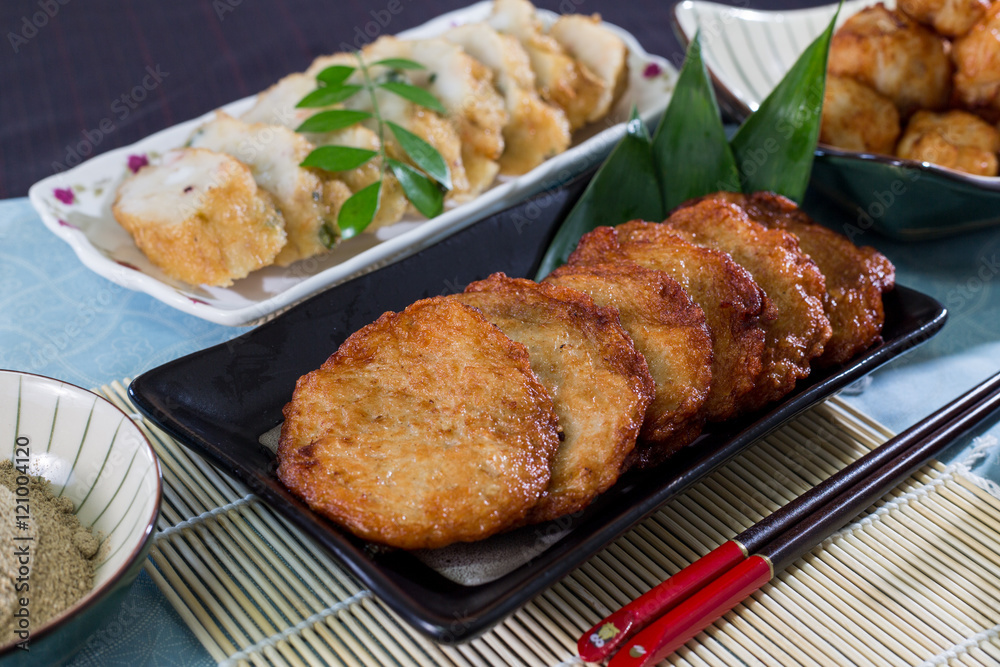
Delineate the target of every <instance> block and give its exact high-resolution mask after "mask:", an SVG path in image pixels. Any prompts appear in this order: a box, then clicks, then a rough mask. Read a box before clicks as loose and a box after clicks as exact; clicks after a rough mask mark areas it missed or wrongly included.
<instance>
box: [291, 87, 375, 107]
mask: <svg viewBox="0 0 1000 667" xmlns="http://www.w3.org/2000/svg"><path fill="white" fill-rule="evenodd" d="M359 90H361V86H356V85H353V84H352V85H342V86H323V87H322V88H317V89H316V90H314V91H312V92H311V93H309V94H308V95H306V96H305V97H303V98H302V100H301V101H300V102H299V103H298V104H296V105H295V106H296V107H299V108H303V107H304V108H310V109H312V108H316V107H328V106H332V105H334V104H340V103H341V102H343V101H344V100H346V99H348V98H350V97H351V96H352V95H354V93H356V92H358V91H359Z"/></svg>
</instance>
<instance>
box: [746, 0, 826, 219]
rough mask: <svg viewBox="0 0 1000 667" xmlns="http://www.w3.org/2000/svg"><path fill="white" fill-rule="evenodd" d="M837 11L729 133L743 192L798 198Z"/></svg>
mask: <svg viewBox="0 0 1000 667" xmlns="http://www.w3.org/2000/svg"><path fill="white" fill-rule="evenodd" d="M839 13H840V9H839V8H838V9H837V12H836V13H835V14H834V16H833V19H831V21H830V25H829V26H827V28H826V30H825V31H824V32H823V34H821V35H820V36H819V37H817V38H816V40H815V41H813V43H812V44H810V45H809V47H808V48H807V49H806V50H805V51H803V53H802V55H801V56H799V59H798V60H797V61H795V64H794V65H793V66H792V68H791V69H790V70H789V71H788V73H787V74H786V75H785V76H784V78H782V79H781V81H780V82H779V83H778V85H777V87H775V89H774V90H772V91H771V94H770V95H768V96H767V98H766V99H765V100H764V101H763V102H762V103H761V105H760V108H759V109H757V111H756V112H755V113H753V114H751V115H750V117H749V118H747V119H746V121H744V123H743V125H741V126H740V128H739V129H738V130H737V131H736V134H735V135H734V136H733V138H732V140H731V142H730V145H731V146H732V149H733V154H734V155H735V156H736V164H737V165H738V168H739V172H740V178H741V181H742V183H743V191H744V192H754V191H757V190H770V191H772V192H777V193H779V194H783V195H785V196H786V197H788V198H789V199H792V200H794V201H796V202H801V201H802V197H803V195H804V194H805V191H806V186H807V185H808V184H809V174H810V172H811V171H812V162H813V155H814V152H815V150H816V142H817V140H818V139H819V126H820V118H821V116H822V112H823V90H824V88H825V87H826V60H827V54H828V53H829V50H830V38H831V37H832V35H833V27H834V22H835V21H836V20H837V14H839Z"/></svg>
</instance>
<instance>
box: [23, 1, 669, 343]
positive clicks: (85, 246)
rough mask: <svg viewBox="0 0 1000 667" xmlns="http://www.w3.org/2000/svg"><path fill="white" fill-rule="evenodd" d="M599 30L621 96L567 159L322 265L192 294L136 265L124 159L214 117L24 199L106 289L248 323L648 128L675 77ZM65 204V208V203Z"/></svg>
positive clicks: (565, 175) (473, 16) (270, 271)
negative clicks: (623, 75) (629, 126)
mask: <svg viewBox="0 0 1000 667" xmlns="http://www.w3.org/2000/svg"><path fill="white" fill-rule="evenodd" d="M491 6H492V3H491V2H480V3H477V4H475V5H471V6H469V7H466V8H464V9H460V10H457V11H454V12H450V13H448V14H445V15H443V16H440V17H438V18H436V19H434V20H432V21H430V22H428V23H425V24H424V25H422V26H419V27H417V28H414V29H412V30H408V31H406V32H403V33H400V35H399V36H400V37H404V38H423V37H430V36H434V35H436V34H440V33H441V32H443V31H444V30H446V29H448V28H449V27H452V26H454V25H458V24H462V23H469V22H473V21H479V20H483V19H485V18H486V17H487V16H488V14H489V12H490V9H491ZM539 14H540V15H541V17H542V19H543V20H546V21H551V20H554V17H555V14H552V13H550V12H544V11H542V10H539ZM608 27H609V28H611V29H612V30H614V31H615V32H617V33H618V34H619V35H621V37H622V38H623V39H624V40H625V43H626V44H627V46H628V48H629V52H630V55H629V73H630V78H629V83H628V88H627V89H626V92H625V94H624V95H623V97H622V99H621V100H620V101H619V103H618V104H617V105H616V106H615V108H614V109H613V110H612V112H611V113H610V114H609V116H608V118H607V119H605V120H604V121H602V122H600V123H595V124H594V125H592V126H590V127H587V128H584V129H583V130H581V131H580V132H579V133H577V135H576V136H574V144H573V146H572V147H571V148H570V149H569V150H568V151H566V152H565V153H562V154H561V155H558V156H556V157H554V158H552V159H550V160H548V161H546V162H545V163H544V164H542V165H540V166H539V167H537V168H536V169H534V170H532V171H531V172H529V173H527V174H525V175H523V176H520V177H517V178H512V179H506V180H503V181H499V182H498V183H497V184H496V185H495V186H494V187H492V188H491V189H490V190H488V191H487V192H485V193H484V194H482V195H481V196H479V197H478V198H476V199H475V200H474V201H472V202H469V203H467V204H463V205H460V206H456V207H454V208H451V209H449V210H446V211H445V212H444V213H442V214H441V215H440V216H438V217H437V218H434V219H433V220H430V221H423V220H422V219H416V218H413V219H406V220H404V221H402V222H400V223H398V224H396V225H392V226H391V227H387V228H383V229H380V230H378V231H377V232H376V233H373V234H361V235H359V236H358V237H355V238H353V239H350V240H349V241H345V242H343V243H341V244H339V245H338V246H337V247H335V248H334V249H333V251H331V252H330V253H328V254H326V255H323V256H322V257H317V258H312V259H308V260H304V261H300V262H297V263H296V264H294V265H292V266H290V267H285V268H281V267H277V266H272V267H267V268H264V269H261V270H259V271H255V272H253V273H252V274H250V276H248V277H247V278H244V279H242V280H239V281H237V282H236V283H235V284H234V285H233V286H232V287H229V288H213V287H194V286H191V285H187V284H185V283H182V282H179V281H175V280H172V279H171V278H169V277H167V276H166V275H164V274H163V272H162V271H160V270H159V269H157V268H156V267H155V266H153V265H152V264H151V263H150V262H149V260H147V259H146V257H145V256H144V255H143V254H142V253H141V252H140V251H139V249H138V248H137V247H136V246H135V244H134V243H133V242H132V239H131V237H130V236H129V235H128V233H127V232H126V231H125V230H124V229H122V228H121V227H120V226H119V225H118V223H117V222H116V221H115V219H114V216H113V215H112V213H111V205H112V203H113V201H114V197H115V191H116V190H117V187H118V184H119V183H120V182H121V180H122V179H123V178H124V176H125V175H126V174H127V165H128V160H129V156H131V155H154V154H161V153H163V152H165V151H167V150H169V149H171V148H176V147H178V146H181V145H182V144H184V143H185V142H186V141H187V139H188V138H189V137H190V135H191V133H192V131H193V130H194V129H195V128H196V127H198V126H200V125H201V124H203V123H204V122H205V121H207V120H209V119H210V118H211V117H212V115H213V114H214V111H213V112H212V113H209V114H206V115H205V116H203V117H201V118H196V119H194V120H191V121H188V122H186V123H181V124H179V125H176V126H174V127H171V128H168V129H166V130H163V131H161V132H158V133H156V134H154V135H152V136H150V137H147V138H146V139H143V140H141V141H139V142H137V143H135V144H132V145H131V146H126V147H123V148H119V149H116V150H114V151H110V152H108V153H105V154H103V155H100V156H98V157H95V158H93V159H91V160H88V161H87V162H84V163H83V164H80V165H78V166H77V167H75V168H73V169H70V170H68V171H65V172H62V173H60V174H56V175H54V176H50V177H48V178H46V179H44V180H42V181H39V182H38V183H36V184H35V185H33V186H32V187H31V190H30V191H29V197H30V199H31V203H32V205H33V206H34V207H35V209H36V210H37V211H38V213H39V215H40V216H41V218H42V221H43V222H44V223H45V226H46V227H48V228H49V229H50V230H51V231H52V232H53V233H55V234H56V235H57V236H58V237H59V238H61V239H63V240H64V241H66V242H67V243H68V244H69V245H70V246H71V247H72V248H73V250H74V252H76V255H77V257H79V259H80V261H81V262H83V263H84V265H86V266H87V267H88V268H90V269H91V270H93V271H94V272H96V273H98V274H100V275H101V276H104V277H105V278H107V279H108V280H111V281H113V282H115V283H117V284H119V285H122V286H123V287H127V288H129V289H133V290H137V291H141V292H145V293H147V294H149V295H150V296H152V297H154V298H156V299H159V300H160V301H163V302H164V303H166V304H168V305H170V306H172V307H174V308H176V309H178V310H181V311H183V312H185V313H189V314H191V315H195V316H197V317H201V318H203V319H205V320H209V321H211V322H216V323H218V324H226V325H241V324H251V323H255V322H258V321H261V320H264V319H267V318H269V317H270V316H273V315H274V314H275V313H277V312H279V311H281V310H283V309H285V308H286V307H288V306H290V305H292V304H293V303H295V302H297V301H300V300H302V299H303V298H305V297H307V296H309V295H311V294H313V293H315V292H317V291H319V290H321V289H323V288H326V287H329V286H331V285H334V284H337V283H340V282H343V281H345V280H347V279H348V278H351V277H353V276H356V275H358V274H361V273H364V272H366V271H370V270H372V269H375V268H378V267H379V266H383V265H385V264H387V263H389V262H393V261H396V260H398V259H401V258H403V257H405V256H407V255H409V254H412V253H414V252H417V251H419V250H421V249H422V248H425V247H427V246H428V245H430V244H433V243H435V242H437V241H439V240H441V239H442V238H444V237H445V236H448V235H450V234H452V233H454V232H456V231H458V230H459V229H461V228H463V227H465V226H467V225H469V224H471V223H472V222H475V221H476V220H480V219H482V218H484V217H486V216H487V215H490V214H492V213H495V212H497V211H499V210H501V209H503V208H506V207H507V206H510V205H511V204H513V203H515V202H517V201H520V200H523V199H525V198H527V197H529V196H531V195H534V194H537V193H539V192H542V191H544V190H548V189H551V188H555V187H558V186H559V185H560V184H562V183H564V182H566V181H567V180H569V179H570V178H572V177H573V176H575V175H578V174H580V173H582V172H583V171H585V170H586V169H588V168H589V167H591V166H592V165H594V164H596V163H597V162H599V161H600V160H602V159H603V158H604V157H605V156H606V155H607V154H608V153H609V152H610V150H611V148H612V147H613V146H614V145H615V143H617V141H618V140H619V139H620V138H621V136H622V135H623V133H624V121H625V120H627V118H628V114H629V112H630V110H631V108H632V106H633V105H635V106H636V107H637V108H638V109H639V112H640V113H641V114H642V116H643V117H644V119H645V120H647V121H648V122H653V121H654V120H655V118H656V117H657V116H658V115H660V114H661V113H662V112H663V110H664V109H665V108H666V105H667V102H668V101H669V99H670V94H671V92H672V90H673V85H674V83H675V81H676V70H675V69H674V68H673V67H672V66H671V65H670V64H669V63H668V62H667V61H666V60H664V59H663V58H659V57H656V56H652V55H650V54H648V53H646V52H645V51H644V50H643V49H642V47H641V46H640V45H639V42H638V41H637V40H636V39H635V38H634V37H632V36H631V35H630V34H628V33H627V32H625V31H623V30H621V29H620V28H617V27H615V26H608ZM253 102H254V98H253V97H250V98H245V99H242V100H239V101H237V102H234V103H232V104H230V105H227V106H225V107H223V108H224V109H225V110H226V111H228V112H229V113H231V114H232V115H237V116H238V115H239V114H240V113H242V112H243V111H245V110H247V109H249V108H250V107H251V106H252V105H253ZM69 193H72V196H70V194H69ZM70 199H71V200H72V203H67V201H66V200H70Z"/></svg>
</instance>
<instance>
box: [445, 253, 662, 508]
mask: <svg viewBox="0 0 1000 667" xmlns="http://www.w3.org/2000/svg"><path fill="white" fill-rule="evenodd" d="M453 298H455V299H457V300H459V301H461V302H462V303H464V304H466V305H469V306H473V307H475V308H477V309H478V310H480V311H481V312H482V313H483V314H484V315H485V316H486V318H487V319H488V320H489V321H490V322H492V323H493V324H494V325H495V326H497V327H498V328H499V329H500V330H501V331H503V332H504V333H505V334H506V335H507V336H509V337H510V338H511V339H513V340H515V341H517V342H519V343H522V344H523V345H525V346H526V347H527V348H528V356H529V357H530V358H531V367H532V370H534V371H535V373H536V375H538V378H539V380H540V381H541V383H542V384H543V385H544V386H545V387H546V389H548V391H549V393H550V394H551V395H552V401H553V406H554V408H555V412H556V414H557V415H558V417H559V425H560V427H561V428H562V431H563V435H564V439H563V441H562V443H561V444H560V445H559V450H558V452H557V453H556V457H555V460H554V461H553V462H552V481H551V482H550V483H549V487H548V489H547V490H546V492H545V495H544V496H543V497H542V499H541V500H540V501H539V502H538V504H537V505H535V507H533V508H532V509H531V511H530V512H529V513H528V516H527V519H526V522H527V523H537V522H540V521H548V520H551V519H555V518H558V517H560V516H563V515H566V514H572V513H573V512H577V511H579V510H581V509H583V508H584V507H586V506H587V505H589V504H590V503H591V502H592V501H593V499H594V498H595V497H596V496H597V495H598V494H600V493H603V492H604V491H606V490H607V489H608V488H609V487H611V485H612V484H614V483H615V482H616V481H617V480H618V475H619V473H620V472H621V470H622V465H623V463H624V462H625V458H626V456H628V454H629V453H630V452H631V451H632V449H633V448H634V447H635V442H636V437H637V436H638V434H639V428H640V426H641V425H642V422H643V418H644V416H645V412H646V406H647V405H649V402H650V400H652V397H653V379H652V377H650V375H649V369H648V367H647V366H646V360H645V359H644V358H643V356H642V355H641V354H639V353H638V352H637V351H636V349H635V345H634V344H633V342H632V339H631V338H629V335H628V334H627V333H626V331H625V329H623V328H622V326H621V324H620V323H619V321H618V313H617V312H616V311H615V310H613V309H611V308H600V307H598V306H597V305H596V304H595V303H594V301H593V299H591V298H590V297H589V296H587V295H586V294H583V293H581V292H578V291H576V290H572V289H568V288H565V287H560V286H558V285H552V284H539V283H536V282H533V281H531V280H525V279H522V278H508V277H507V276H505V275H504V274H502V273H498V274H494V275H492V276H490V277H489V278H487V279H486V280H481V281H479V282H476V283H472V284H471V285H469V286H468V287H467V288H466V290H465V293H463V294H457V295H454V297H453Z"/></svg>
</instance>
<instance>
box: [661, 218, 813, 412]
mask: <svg viewBox="0 0 1000 667" xmlns="http://www.w3.org/2000/svg"><path fill="white" fill-rule="evenodd" d="M663 224H664V225H666V226H667V227H669V228H671V229H673V230H674V231H676V232H677V233H679V234H681V235H683V237H684V238H685V239H687V240H688V241H690V242H692V243H696V244H698V245H702V246H705V247H709V248H713V249H715V250H719V251H722V252H726V253H729V254H730V255H731V256H732V258H733V259H734V260H736V262H737V263H739V264H740V265H741V266H743V267H744V268H745V269H746V270H747V271H749V272H750V275H752V276H753V278H754V280H755V281H757V284H759V285H760V286H761V288H763V290H764V292H765V293H766V294H767V296H768V297H769V298H770V299H771V301H772V303H774V305H775V308H776V309H777V317H776V318H774V319H771V320H768V321H766V322H764V324H763V326H764V331H765V334H766V339H765V345H764V360H763V362H764V366H763V370H762V371H761V374H760V377H758V378H757V382H756V386H755V387H754V391H753V392H752V393H751V394H750V395H748V396H747V397H746V399H745V400H744V401H743V402H742V409H744V410H756V409H758V408H761V407H763V406H764V405H766V404H767V403H770V402H771V401H775V400H778V399H780V398H781V397H783V396H784V395H785V394H787V393H788V392H789V391H791V390H792V388H793V387H794V386H795V382H796V381H797V380H799V379H801V378H804V377H806V376H807V375H809V370H810V362H811V361H812V360H813V359H814V358H816V357H818V356H819V355H820V354H822V353H823V347H824V345H826V341H827V340H829V338H830V335H831V328H830V320H829V319H827V317H826V314H825V313H824V311H823V299H824V296H825V294H826V280H825V279H824V278H823V274H822V273H821V272H820V270H819V268H818V267H817V266H816V263H815V262H813V261H812V260H811V259H810V258H809V257H808V256H807V255H806V254H805V253H804V252H802V250H801V249H800V248H799V242H798V239H796V238H795V237H794V236H793V235H791V234H789V233H788V232H785V231H783V230H781V229H768V228H767V227H764V226H763V225H761V224H758V223H756V222H754V221H753V220H751V219H750V218H749V216H747V214H746V212H745V211H743V209H741V208H740V207H738V206H736V205H734V204H730V203H729V202H725V201H722V200H718V199H711V200H705V201H702V202H699V203H697V204H695V205H693V206H688V207H685V208H682V209H679V210H677V211H675V212H674V213H673V214H672V215H671V216H670V217H669V218H667V220H666V221H665V222H664V223H663Z"/></svg>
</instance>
